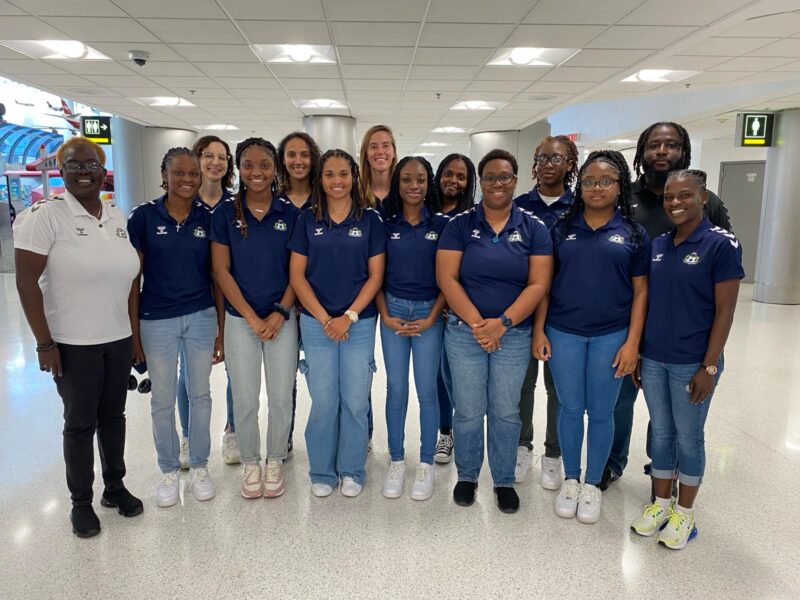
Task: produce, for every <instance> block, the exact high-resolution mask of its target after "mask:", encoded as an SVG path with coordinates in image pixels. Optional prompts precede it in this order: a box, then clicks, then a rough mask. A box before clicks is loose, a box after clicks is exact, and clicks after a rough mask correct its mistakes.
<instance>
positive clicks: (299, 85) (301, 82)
mask: <svg viewBox="0 0 800 600" xmlns="http://www.w3.org/2000/svg"><path fill="white" fill-rule="evenodd" d="M281 83H282V84H283V85H284V87H285V88H286V89H287V90H312V91H313V90H317V91H319V92H320V93H322V92H325V93H326V94H327V93H328V92H330V91H341V89H342V82H341V81H340V80H338V79H282V80H281ZM397 83H400V82H397ZM315 97H316V98H319V96H318V95H317V96H315Z"/></svg>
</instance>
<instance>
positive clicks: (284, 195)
mask: <svg viewBox="0 0 800 600" xmlns="http://www.w3.org/2000/svg"><path fill="white" fill-rule="evenodd" d="M281 198H283V199H284V200H286V201H287V202H288V203H289V204H291V205H292V206H294V202H292V200H291V198H289V195H288V194H287V193H286V192H281ZM295 208H296V207H295ZM309 208H311V194H309V195H308V198H306V201H305V202H303V206H301V207H300V210H308V209H309Z"/></svg>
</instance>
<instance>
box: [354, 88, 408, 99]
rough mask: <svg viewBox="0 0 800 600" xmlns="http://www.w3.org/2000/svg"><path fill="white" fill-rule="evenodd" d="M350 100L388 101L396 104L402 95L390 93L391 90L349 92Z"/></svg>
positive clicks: (397, 92)
mask: <svg viewBox="0 0 800 600" xmlns="http://www.w3.org/2000/svg"><path fill="white" fill-rule="evenodd" d="M347 96H348V98H350V100H374V101H387V102H394V101H399V100H400V96H401V93H400V92H399V91H395V92H393V91H389V90H375V91H370V90H349V91H348V92H347Z"/></svg>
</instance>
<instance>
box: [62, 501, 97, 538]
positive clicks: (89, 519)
mask: <svg viewBox="0 0 800 600" xmlns="http://www.w3.org/2000/svg"><path fill="white" fill-rule="evenodd" d="M69 520H70V521H72V533H74V534H75V535H77V536H78V537H79V538H90V537H94V536H96V535H97V534H98V533H100V519H98V518H97V515H96V514H95V513H94V509H93V508H92V507H91V506H73V507H72V512H71V513H70V515H69Z"/></svg>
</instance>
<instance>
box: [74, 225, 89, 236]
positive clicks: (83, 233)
mask: <svg viewBox="0 0 800 600" xmlns="http://www.w3.org/2000/svg"><path fill="white" fill-rule="evenodd" d="M75 231H76V232H77V233H78V237H88V236H89V234H88V233H86V229H85V228H84V227H76V228H75Z"/></svg>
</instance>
